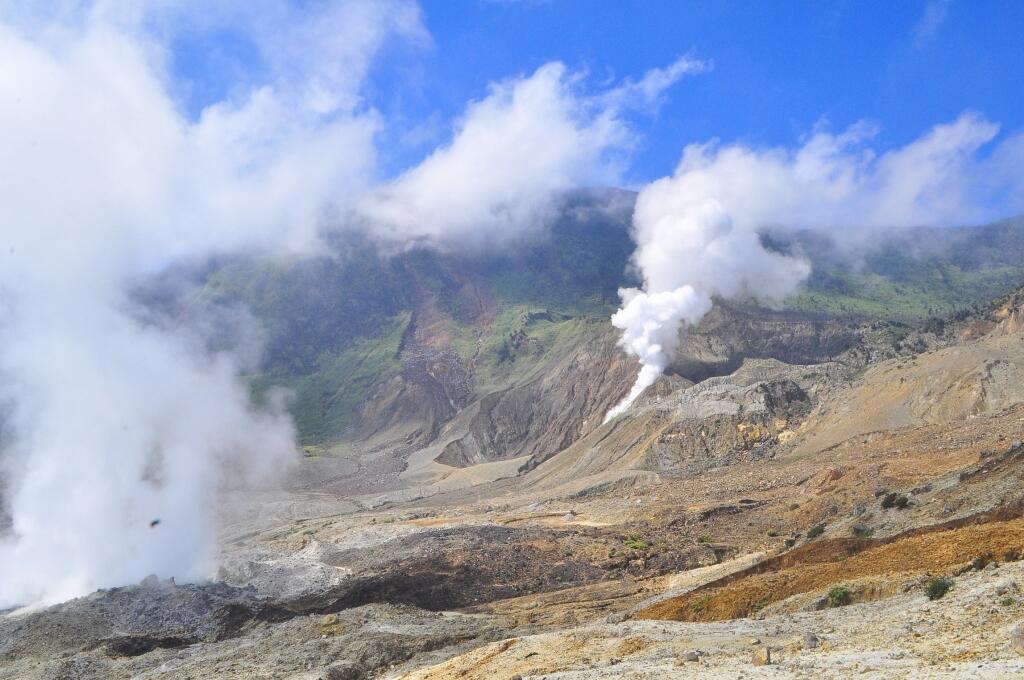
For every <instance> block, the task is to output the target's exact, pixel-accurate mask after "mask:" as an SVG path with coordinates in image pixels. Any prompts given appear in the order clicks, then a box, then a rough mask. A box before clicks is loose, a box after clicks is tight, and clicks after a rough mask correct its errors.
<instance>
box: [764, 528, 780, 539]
mask: <svg viewBox="0 0 1024 680" xmlns="http://www.w3.org/2000/svg"><path fill="white" fill-rule="evenodd" d="M767 534H768V538H775V537H776V536H778V535H779V532H778V531H776V530H775V529H769V530H768V531H767Z"/></svg>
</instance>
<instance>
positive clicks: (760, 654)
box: [750, 647, 772, 666]
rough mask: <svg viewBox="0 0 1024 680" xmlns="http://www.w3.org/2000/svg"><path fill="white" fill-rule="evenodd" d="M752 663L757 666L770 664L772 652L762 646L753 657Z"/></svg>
mask: <svg viewBox="0 0 1024 680" xmlns="http://www.w3.org/2000/svg"><path fill="white" fill-rule="evenodd" d="M750 663H752V664H753V665H755V666H769V665H771V663H772V652H771V650H770V649H768V648H767V647H761V648H760V649H758V650H757V651H755V652H754V656H753V657H751V659H750Z"/></svg>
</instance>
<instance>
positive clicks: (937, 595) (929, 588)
mask: <svg viewBox="0 0 1024 680" xmlns="http://www.w3.org/2000/svg"><path fill="white" fill-rule="evenodd" d="M952 587H953V582H952V581H950V580H949V579H948V578H943V577H941V576H936V577H935V578H932V579H928V582H927V583H925V584H924V592H925V595H927V596H928V599H929V600H941V599H942V596H943V595H945V594H946V593H948V592H949V589H950V588H952Z"/></svg>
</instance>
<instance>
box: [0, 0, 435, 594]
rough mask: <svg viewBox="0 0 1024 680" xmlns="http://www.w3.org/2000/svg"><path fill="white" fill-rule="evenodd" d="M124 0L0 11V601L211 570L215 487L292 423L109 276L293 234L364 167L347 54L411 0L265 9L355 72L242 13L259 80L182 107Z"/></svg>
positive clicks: (395, 22)
mask: <svg viewBox="0 0 1024 680" xmlns="http://www.w3.org/2000/svg"><path fill="white" fill-rule="evenodd" d="M134 5H135V3H129V4H121V5H119V4H118V3H100V4H98V5H96V6H95V7H89V8H86V9H84V10H80V9H79V7H78V6H76V7H75V8H73V9H69V10H68V12H69V14H67V15H65V14H62V15H61V16H60V20H53V18H46V17H43V18H40V17H36V16H14V15H13V14H11V13H10V12H8V10H4V11H3V13H0V61H2V62H3V63H4V64H5V67H4V69H3V72H2V74H0V170H2V174H3V177H4V181H3V182H2V183H0V203H2V204H3V206H4V207H3V211H2V213H0V246H2V247H0V258H2V263H0V406H2V408H0V414H2V417H3V423H2V430H0V434H2V435H3V436H2V437H0V439H2V441H0V445H2V446H3V451H2V453H3V470H2V472H3V481H4V485H3V488H2V491H0V493H3V496H4V498H3V501H4V513H3V514H5V515H6V516H7V517H8V518H9V519H10V522H11V526H10V531H9V532H8V534H7V535H6V536H4V537H3V538H2V539H0V607H6V606H9V605H14V604H24V603H30V602H53V601H56V600H60V599H65V598H67V597H70V596H74V595H79V594H82V593H85V592H88V591H89V590H92V589H95V588H97V587H103V586H110V585H118V584H123V583H127V582H132V581H137V580H138V579H141V578H142V577H144V576H146V575H147V574H150V573H155V574H158V575H161V576H176V577H178V578H185V579H196V578H201V577H203V576H206V575H208V574H209V570H210V568H211V563H210V562H211V558H212V553H213V549H214V548H215V542H214V538H215V536H214V534H215V526H216V524H215V522H214V519H215V516H216V501H217V499H218V495H219V492H220V491H221V490H222V488H224V487H225V486H229V485H232V486H233V485H244V484H247V483H250V482H257V481H261V480H265V479H266V478H267V477H268V476H270V475H272V474H273V473H275V472H277V471H279V470H280V469H281V467H282V466H283V465H285V464H286V463H287V462H288V461H289V460H290V459H291V457H292V455H293V452H294V443H293V432H292V426H291V423H290V421H289V419H288V418H287V417H285V416H284V415H283V414H282V413H281V411H280V409H278V408H273V407H271V408H269V409H267V410H262V411H259V410H255V409H254V408H253V407H252V406H251V404H250V401H249V394H248V390H247V388H246V387H245V386H243V385H242V384H241V383H240V382H239V381H238V379H237V374H238V372H239V368H240V367H239V359H238V357H237V356H235V355H231V354H225V353H219V354H213V355H211V354H209V353H208V352H206V351H205V350H203V349H202V344H201V343H197V342H196V339H195V337H194V335H193V333H192V332H191V331H190V330H189V329H188V328H183V327H178V328H176V329H167V328H162V327H159V326H157V325H155V324H153V323H151V322H144V321H142V320H141V317H140V315H139V314H137V313H135V312H134V311H133V304H132V301H131V299H130V296H129V294H128V292H127V291H128V290H129V289H130V287H131V286H132V285H133V283H134V282H136V281H137V280H139V279H140V278H143V277H146V276H148V275H150V274H152V273H154V272H157V271H159V270H161V269H162V268H163V267H165V266H166V265H167V264H169V263H170V262H173V261H174V260H175V259H177V258H181V257H191V258H202V257H205V256H209V255H212V254H215V253H225V252H232V251H238V250H261V249H274V250H275V251H301V250H305V249H309V248H313V247H315V244H316V241H317V234H318V229H317V227H318V216H319V214H320V211H321V209H322V206H324V205H325V204H328V203H331V202H336V201H339V200H342V199H343V198H344V197H345V195H346V192H347V193H349V194H351V193H352V192H355V191H358V190H360V189H361V188H362V187H365V186H366V185H367V183H368V175H369V174H370V169H371V167H372V163H373V146H372V137H373V134H374V133H375V131H376V129H377V126H378V123H377V117H376V115H375V114H374V113H373V112H372V111H368V110H360V109H359V108H358V105H359V104H358V82H359V79H360V78H361V77H362V75H361V71H364V70H365V63H366V61H367V60H368V59H369V58H370V56H372V54H373V52H375V51H376V50H378V49H379V48H380V46H381V44H382V42H383V41H384V39H385V38H386V37H387V36H388V35H389V34H394V33H403V32H408V31H412V30H414V29H415V28H416V25H417V22H418V12H415V11H414V12H413V13H412V14H411V15H410V14H409V12H403V11H401V10H402V9H403V8H404V9H406V10H408V9H409V7H410V6H408V5H406V4H403V3H397V4H395V5H394V6H386V5H384V4H381V3H346V4H341V5H331V6H326V7H325V12H327V13H326V14H324V15H323V16H319V17H313V18H312V19H311V20H310V22H311V23H309V25H308V26H306V25H305V24H304V23H303V22H301V21H300V22H297V23H294V22H289V23H287V25H289V26H292V25H294V26H295V27H296V30H297V31H298V35H297V36H292V37H293V38H295V39H299V38H301V39H302V40H303V44H302V45H301V48H302V50H305V51H306V52H305V53H306V54H313V53H315V54H317V55H318V58H319V57H320V56H322V55H325V54H326V55H333V54H334V52H333V51H332V49H333V48H332V49H328V48H327V47H328V46H326V45H325V50H322V51H321V50H317V49H316V41H317V40H318V39H319V40H327V41H330V42H331V44H332V45H333V44H334V43H337V44H339V45H347V46H349V47H347V48H345V49H347V50H349V51H348V52H345V54H343V55H341V56H339V58H341V57H342V56H343V57H344V58H345V60H346V61H345V63H346V64H348V63H352V64H355V67H354V68H355V73H350V72H347V71H345V70H344V69H339V65H338V63H337V62H336V61H335V62H330V63H328V61H329V60H328V61H324V62H319V61H318V62H317V63H315V64H310V63H306V62H303V61H302V60H301V59H291V58H290V57H288V55H289V54H296V51H295V50H294V49H293V48H294V46H292V45H290V44H287V45H281V44H278V43H276V42H275V43H271V44H269V45H268V44H267V43H265V42H261V41H263V40H264V39H269V38H268V36H269V35H271V34H270V33H264V32H263V31H262V29H259V27H258V26H256V24H259V26H262V25H263V23H264V22H262V20H261V21H259V22H256V23H255V24H254V26H255V27H254V28H252V32H251V33H250V34H249V35H247V36H246V38H247V39H248V40H251V41H253V42H254V44H255V45H256V46H257V47H260V48H264V49H267V48H268V47H272V48H273V49H272V50H269V51H268V52H267V54H269V55H271V56H269V57H268V58H267V61H268V64H269V66H268V69H267V72H268V74H269V75H268V76H267V78H268V79H267V80H266V81H263V82H259V83H255V84H253V86H252V87H251V88H249V89H243V90H242V91H240V92H233V93H232V97H231V98H229V99H225V100H223V101H218V102H215V103H213V104H211V105H209V106H207V107H206V108H205V109H204V110H203V111H202V112H201V114H199V116H198V118H197V119H191V118H189V117H188V116H186V115H185V114H183V113H182V112H181V110H180V108H179V107H178V105H177V102H176V96H175V93H173V92H171V91H170V90H169V86H168V83H167V81H166V80H165V78H164V70H163V63H162V54H163V51H162V43H160V42H159V41H157V40H156V38H155V37H154V35H153V34H152V33H151V32H150V31H149V29H148V28H146V26H148V24H147V21H148V20H149V19H152V17H139V16H137V12H135V11H132V9H131V8H132V6H134ZM160 6H162V5H160ZM288 6H289V5H288V3H279V4H277V5H274V4H273V3H270V4H267V3H264V4H263V5H262V7H263V8H264V11H272V12H273V13H274V16H275V17H278V18H281V17H279V16H278V15H279V14H280V13H282V12H287V11H288V10H287V8H288ZM411 7H412V9H413V10H415V7H414V6H411ZM119 8H120V9H119ZM267 8H270V9H267ZM66 9H67V8H66ZM144 19H146V21H144ZM164 19H166V20H168V21H170V19H169V18H167V17H164ZM318 20H319V21H320V22H321V23H317V21H318ZM254 21H255V20H254ZM161 26H162V27H163V28H166V27H167V25H166V24H163V23H161ZM317 26H319V27H323V26H331V27H332V28H333V29H334V30H333V31H328V32H327V33H326V34H320V33H317V32H316V31H315V30H313V27H317ZM306 29H309V30H306ZM272 35H273V36H274V40H281V39H282V36H284V37H285V38H287V36H288V31H285V30H283V29H282V30H278V31H276V32H274V33H273V34H272ZM352 45H355V46H357V47H358V49H356V51H357V52H358V53H359V54H358V55H356V54H353V53H352V51H351V50H352V49H353V48H351V46H352ZM286 47H287V48H289V49H284V48H286ZM343 51H344V50H343ZM357 56H358V57H359V58H356V57H357ZM155 519H159V520H160V521H159V523H156V524H153V525H152V526H151V523H153V520H155Z"/></svg>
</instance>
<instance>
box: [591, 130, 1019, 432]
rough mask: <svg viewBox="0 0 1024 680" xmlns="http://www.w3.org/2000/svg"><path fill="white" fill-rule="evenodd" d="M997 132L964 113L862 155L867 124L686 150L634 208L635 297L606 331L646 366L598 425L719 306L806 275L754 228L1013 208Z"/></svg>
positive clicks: (625, 299)
mask: <svg viewBox="0 0 1024 680" xmlns="http://www.w3.org/2000/svg"><path fill="white" fill-rule="evenodd" d="M998 129H999V127H998V125H996V124H994V123H991V122H988V121H986V120H985V119H984V118H982V117H980V116H978V115H975V114H964V115H962V116H961V117H960V118H958V119H957V120H956V121H954V122H952V123H949V124H945V125H938V126H936V127H934V128H932V129H931V130H930V131H929V132H928V133H926V134H925V135H923V136H922V137H921V138H919V139H917V140H915V141H913V142H911V143H910V144H907V145H906V146H904V147H902V148H898V149H895V150H892V151H889V152H886V153H884V154H881V155H878V154H876V153H874V152H873V151H872V150H871V149H870V148H868V147H867V146H866V145H865V142H866V141H867V140H868V139H870V138H871V136H872V135H873V134H874V130H873V129H872V128H871V127H870V126H868V125H865V124H859V125H855V126H853V127H852V128H850V129H849V130H847V131H845V132H843V133H842V134H839V135H833V134H830V133H828V132H817V133H815V134H813V135H811V136H810V137H809V138H808V139H807V140H806V141H805V143H804V144H803V145H802V146H800V147H799V148H797V149H793V150H790V149H784V148H774V149H767V150H757V149H751V148H748V147H745V146H742V145H729V146H724V147H722V146H718V145H717V144H715V143H711V144H704V145H694V146H689V147H687V148H686V150H685V152H684V153H683V158H682V161H681V162H680V164H679V166H678V168H676V171H675V174H674V175H673V176H672V177H665V178H662V179H660V180H657V181H656V182H653V183H651V184H649V185H647V186H646V187H644V188H643V190H641V192H640V194H639V197H638V198H637V203H636V209H635V212H634V215H633V236H634V240H635V241H636V244H637V248H636V251H635V252H634V254H633V263H634V264H635V265H636V266H637V268H638V269H639V271H640V272H641V274H642V275H643V282H644V284H643V290H637V289H627V290H622V291H620V295H621V297H622V307H621V308H620V310H619V311H618V312H617V313H616V314H615V315H614V316H613V317H612V323H613V324H614V325H615V326H616V327H617V328H620V329H621V330H622V332H623V335H622V341H621V344H622V346H623V347H624V348H625V350H626V351H627V352H628V353H630V354H632V355H634V356H636V357H638V358H639V359H640V362H641V364H642V366H641V370H640V374H639V376H638V378H637V381H636V383H635V384H634V385H633V388H632V389H631V390H630V392H629V394H628V395H627V396H626V398H625V399H624V400H623V401H622V402H621V403H619V404H618V405H616V406H615V407H614V408H612V409H611V410H610V411H609V412H608V414H607V416H606V420H608V419H611V418H614V417H615V416H616V415H618V414H620V413H622V412H623V411H624V410H625V409H627V408H628V407H629V405H630V404H631V403H632V402H633V400H634V399H636V397H637V396H639V395H640V394H641V393H642V392H643V391H644V390H645V389H646V388H647V387H648V386H650V385H651V384H653V383H654V381H655V380H656V379H657V377H658V376H659V375H660V374H661V372H662V371H664V369H665V368H666V367H667V366H668V364H669V362H670V361H671V359H672V356H673V353H674V352H675V350H676V349H677V345H678V335H679V329H680V325H681V324H683V323H691V324H693V323H697V322H698V321H699V320H700V319H701V317H703V316H704V314H705V313H707V311H708V310H709V309H710V308H711V302H712V298H713V297H714V296H721V297H723V298H731V297H736V296H739V295H751V296H755V297H760V298H778V297H782V296H785V295H787V294H789V293H791V292H793V291H794V290H795V289H796V287H797V286H798V285H799V284H800V283H801V282H802V281H803V280H804V279H805V278H806V276H807V275H808V273H809V272H810V265H809V263H807V262H806V261H803V260H801V259H797V258H793V257H786V256H783V255H780V254H778V253H774V252H770V251H768V250H766V249H765V247H764V246H763V245H762V243H761V240H760V238H759V235H758V231H759V230H760V229H762V228H765V227H770V226H775V225H785V226H788V227H794V228H807V229H831V230H840V231H841V230H849V229H855V228H860V227H871V228H891V227H902V226H912V225H915V226H916V225H938V224H950V223H954V222H959V223H965V222H976V221H980V220H984V219H987V218H991V217H993V216H994V215H1000V214H1006V211H1008V210H1012V209H1016V208H1018V207H1019V206H1020V204H1021V198H1022V196H1021V188H1022V187H1024V182H1022V176H1021V173H1020V171H1019V169H1016V168H1019V164H1018V165H1016V167H1015V163H1019V161H1020V159H1021V140H1022V138H1021V136H1019V135H1018V136H1017V137H1011V138H1009V139H1007V140H1005V141H1004V142H1003V143H1002V144H1000V145H998V147H997V148H996V149H994V150H993V152H992V153H990V154H988V155H985V156H982V155H981V154H980V152H981V150H982V149H983V147H985V145H987V144H988V143H989V142H991V141H992V140H993V139H994V138H995V136H996V134H997V132H998ZM1012 159H1016V161H1014V160H1012Z"/></svg>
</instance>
